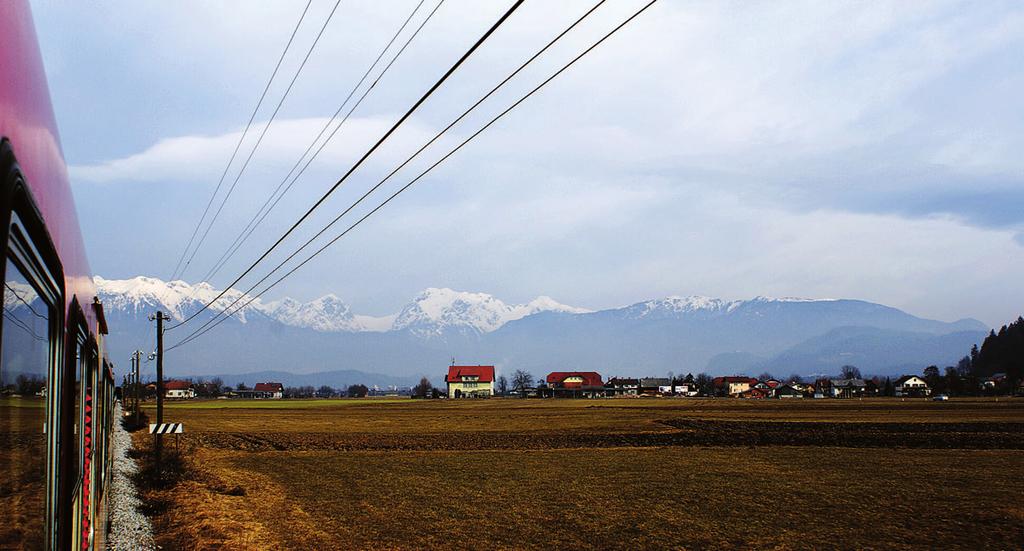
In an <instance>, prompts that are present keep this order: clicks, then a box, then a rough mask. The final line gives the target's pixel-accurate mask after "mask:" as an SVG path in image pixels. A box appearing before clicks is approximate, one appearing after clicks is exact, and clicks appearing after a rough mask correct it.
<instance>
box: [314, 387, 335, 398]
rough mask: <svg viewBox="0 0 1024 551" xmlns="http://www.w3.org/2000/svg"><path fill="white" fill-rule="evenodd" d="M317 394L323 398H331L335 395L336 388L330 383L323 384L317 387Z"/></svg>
mask: <svg viewBox="0 0 1024 551" xmlns="http://www.w3.org/2000/svg"><path fill="white" fill-rule="evenodd" d="M316 395H317V396H319V397H321V398H330V397H331V396H334V389H333V388H331V387H330V386H328V385H323V386H321V387H320V388H318V389H316Z"/></svg>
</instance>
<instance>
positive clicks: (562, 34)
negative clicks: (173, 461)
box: [221, 0, 606, 312]
mask: <svg viewBox="0 0 1024 551" xmlns="http://www.w3.org/2000/svg"><path fill="white" fill-rule="evenodd" d="M605 1H606V0H600V1H599V2H597V3H596V4H594V6H593V7H591V8H590V9H589V10H587V11H586V12H585V13H584V14H583V15H581V16H580V17H579V18H578V19H577V20H576V21H574V22H573V23H572V24H571V25H569V26H568V27H566V28H565V29H564V30H563V31H562V32H560V33H559V34H558V35H557V36H555V37H554V38H552V39H551V40H550V41H549V42H548V43H547V44H545V45H544V47H543V48H541V49H540V50H538V51H537V52H536V53H534V54H533V55H532V56H530V58H529V59H527V60H526V61H524V62H523V63H522V64H521V65H520V66H519V67H518V68H516V69H515V70H514V71H512V72H511V73H510V74H509V75H508V76H507V77H505V78H504V79H503V80H502V81H501V82H499V83H498V84H496V85H495V86H494V87H493V88H491V90H490V91H488V92H487V93H486V94H484V95H483V96H482V97H481V98H480V99H478V100H477V101H476V102H475V103H473V105H471V106H470V107H469V108H468V109H466V110H465V111H463V112H462V114H461V115H459V116H458V117H456V118H455V119H454V120H453V121H452V122H450V123H449V124H448V125H447V126H446V127H444V128H443V129H441V130H440V131H439V132H438V133H437V134H435V135H434V137H433V138H431V139H430V140H429V141H427V142H426V143H425V144H423V145H422V146H421V147H420V148H419V149H418V150H417V151H416V152H415V153H413V154H412V155H410V156H409V157H408V158H406V160H405V161H403V162H402V163H401V164H400V165H398V166H397V167H396V168H395V169H394V170H392V171H391V172H390V173H389V174H388V175H387V176H385V177H384V178H383V179H381V180H380V181H379V182H378V183H377V184H376V185H374V186H373V187H372V188H370V189H369V190H368V191H367V192H366V193H364V194H363V195H362V196H361V197H360V198H359V199H357V200H356V201H355V202H354V203H352V204H351V205H350V206H349V207H348V208H346V209H345V210H344V211H343V212H342V213H341V214H339V215H338V216H336V217H335V218H334V220H332V221H331V222H330V223H329V224H327V225H326V226H324V227H323V228H322V229H321V230H320V231H318V232H317V233H316V235H314V236H313V237H311V238H310V239H309V240H307V241H306V242H305V243H303V244H302V246H300V247H299V248H298V249H297V250H295V251H294V252H292V253H291V254H290V255H288V257H287V258H285V259H284V260H282V261H281V262H280V263H279V264H278V265H277V266H276V267H275V268H274V269H273V270H271V271H270V273H268V274H266V275H265V276H263V278H262V279H260V280H259V281H257V282H256V284H254V285H253V286H252V287H250V288H249V290H247V291H246V293H248V292H249V291H251V290H252V289H254V288H255V287H257V286H259V285H260V284H261V283H263V282H264V281H266V280H267V279H268V278H270V276H272V275H273V274H274V273H276V272H277V270H279V269H281V267H282V266H284V265H285V264H287V263H288V262H289V261H290V260H291V259H292V258H294V257H295V256H296V255H298V254H299V253H300V252H302V251H303V250H304V249H305V248H306V247H308V246H309V245H310V244H312V243H313V242H314V241H316V240H317V239H318V238H319V237H320V236H321V235H323V234H324V233H325V232H326V231H327V230H329V229H330V228H331V227H333V226H334V224H336V223H337V222H338V221H339V220H341V218H342V217H344V216H345V215H346V214H348V213H349V212H350V211H352V209H354V208H355V207H356V206H358V205H359V204H360V203H362V202H363V200H364V199H366V198H367V197H369V196H370V195H371V194H372V193H373V192H374V191H376V190H377V189H378V188H380V187H381V186H382V185H384V183H385V182H387V181H388V180H390V179H391V177H393V176H394V175H395V174H397V173H398V172H399V171H401V170H402V169H403V168H405V166H406V165H408V164H409V163H410V162H412V161H413V160H414V159H415V158H416V157H418V156H419V154H420V153H422V152H423V151H424V150H426V149H427V148H428V147H430V146H431V145H432V144H433V143H434V142H436V141H437V140H438V139H440V138H441V136H443V135H444V134H446V133H447V132H448V131H449V130H450V129H451V128H452V127H453V126H455V125H456V124H458V123H459V122H460V121H461V120H462V119H464V118H465V117H466V116H467V115H469V113H471V112H472V111H473V110H474V109H476V108H477V107H478V106H479V105H480V104H481V103H483V102H484V101H486V100H487V98H489V97H491V96H492V95H493V94H494V93H495V92H497V91H498V90H499V89H500V88H501V87H502V86H504V85H505V84H506V83H508V82H509V81H510V80H512V79H513V78H514V77H515V76H516V75H518V74H519V73H520V72H522V70H523V69H525V68H526V67H527V66H528V65H529V64H530V63H532V62H533V61H534V60H536V59H537V58H538V57H540V56H541V55H542V54H543V53H544V52H546V51H547V50H548V49H549V48H551V46H553V45H554V44H555V43H556V42H558V41H559V40H561V39H562V37H564V36H565V35H566V34H568V33H569V32H570V31H572V29H574V28H575V27H576V26H577V25H579V24H580V23H581V22H583V20H584V19H586V18H587V17H588V16H590V14H592V13H594V11H595V10H597V8H599V7H601V5H602V4H604V3H605ZM243 297H244V294H242V295H239V296H238V297H236V298H235V300H233V301H232V302H231V303H230V304H228V305H227V306H226V307H225V308H222V309H221V312H223V311H226V310H229V309H230V308H231V307H232V306H234V305H235V304H236V303H237V302H238V301H239V300H241V299H242V298H243Z"/></svg>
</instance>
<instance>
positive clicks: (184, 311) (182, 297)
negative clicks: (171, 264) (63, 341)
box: [93, 276, 262, 322]
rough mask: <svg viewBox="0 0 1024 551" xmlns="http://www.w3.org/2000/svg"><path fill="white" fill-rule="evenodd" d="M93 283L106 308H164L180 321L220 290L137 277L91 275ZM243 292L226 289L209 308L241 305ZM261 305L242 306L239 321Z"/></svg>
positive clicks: (128, 310)
mask: <svg viewBox="0 0 1024 551" xmlns="http://www.w3.org/2000/svg"><path fill="white" fill-rule="evenodd" d="M93 282H94V283H95V284H96V290H97V291H98V293H99V297H100V299H101V300H102V301H103V304H104V305H105V306H106V308H107V310H111V309H113V310H118V311H121V312H124V313H131V314H135V315H138V314H147V315H148V314H151V313H153V312H154V311H155V310H158V309H159V310H163V311H164V312H166V313H169V314H170V315H171V318H173V319H175V320H182V319H184V318H185V317H186V316H188V315H189V314H191V313H192V312H195V311H196V310H198V309H199V308H201V307H202V305H203V304H206V303H207V302H209V301H211V300H213V299H214V297H216V296H217V295H218V294H219V293H220V291H219V290H217V289H215V288H214V287H213V286H212V285H210V284H209V283H205V282H204V283H198V284H196V285H189V284H188V283H186V282H184V281H181V280H177V281H163V280H161V279H158V278H155V277H145V276H138V277H133V278H131V279H104V278H102V277H100V276H94V277H93ZM241 296H242V292H241V291H238V290H236V289H229V290H228V292H226V293H224V296H223V297H221V298H219V299H217V301H216V302H214V303H213V305H212V306H211V309H213V310H214V311H221V310H223V309H224V308H226V307H228V306H229V305H231V304H232V303H235V304H234V306H232V307H231V308H232V310H234V309H236V308H238V307H240V306H242V305H243V304H245V303H246V301H247V300H248V299H241V300H237V302H236V299H239V297H241ZM261 307H262V305H261V303H260V302H259V299H257V300H256V301H253V302H252V304H249V305H248V306H246V307H244V308H243V309H242V310H241V311H239V312H238V314H237V315H236V316H235V317H236V318H237V319H239V320H240V321H243V322H244V321H245V319H246V314H247V313H249V312H251V311H253V310H256V311H260V309H261Z"/></svg>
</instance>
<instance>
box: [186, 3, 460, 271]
mask: <svg viewBox="0 0 1024 551" xmlns="http://www.w3.org/2000/svg"><path fill="white" fill-rule="evenodd" d="M424 2H425V0H420V2H419V4H417V5H416V7H415V8H413V11H412V13H410V14H409V17H408V18H406V20H405V22H404V23H402V26H401V27H399V29H398V31H397V32H395V34H394V36H392V37H391V41H389V42H388V44H387V45H386V46H384V49H382V50H381V51H380V54H379V55H378V56H377V59H375V60H374V62H373V64H371V65H370V68H369V69H367V70H366V72H365V73H363V76H362V78H360V79H359V82H358V83H356V85H355V86H354V87H353V88H352V90H351V91H350V92H349V93H348V96H347V97H346V98H345V101H343V102H342V103H341V105H339V106H338V109H337V110H336V111H335V112H334V115H332V116H331V118H330V119H329V120H328V121H327V123H326V124H324V126H323V127H322V128H321V129H320V132H319V133H318V134H317V135H316V137H315V138H313V141H312V142H310V144H309V146H308V147H307V148H306V151H304V152H303V153H302V155H301V156H300V157H299V160H298V161H296V162H295V164H294V165H292V168H291V170H289V171H288V173H287V174H285V176H284V178H283V179H282V180H281V182H280V183H279V184H278V185H277V188H276V189H274V191H273V193H271V194H270V196H269V197H267V200H266V201H265V202H264V203H263V206H261V207H260V209H259V210H258V211H256V214H255V215H254V216H253V217H252V219H251V220H249V222H248V223H247V224H246V225H245V227H244V228H243V229H242V231H241V232H240V233H239V234H238V236H237V237H235V240H234V241H233V242H232V243H231V245H230V246H229V247H228V248H227V249H226V250H225V251H224V253H223V254H222V255H221V257H220V258H219V259H217V262H216V263H215V264H214V265H213V267H212V268H210V271H208V272H207V273H206V275H204V276H203V278H202V279H201V281H207V282H209V281H211V280H212V279H213V276H215V275H216V274H217V272H219V271H220V270H221V269H223V268H224V265H225V264H227V263H228V261H229V260H231V258H232V257H233V256H234V255H235V253H236V252H238V250H239V249H240V248H241V247H242V245H244V244H245V242H246V241H247V240H248V239H249V237H250V236H251V235H252V234H253V232H255V231H256V228H257V227H258V226H259V225H260V224H262V223H263V220H265V219H266V218H267V216H268V215H269V214H270V212H271V211H272V210H274V207H276V206H277V204H278V203H279V202H280V201H281V198H283V197H284V196H285V195H286V194H287V193H288V191H289V190H291V188H292V186H293V185H294V184H295V182H296V181H297V180H298V179H299V177H300V176H302V174H303V173H304V172H305V171H306V168H307V167H308V166H309V165H310V163H312V162H313V160H314V159H316V157H317V156H318V155H319V154H320V152H321V151H322V150H323V148H324V146H326V145H327V143H328V142H330V141H331V139H332V138H333V137H334V135H335V134H336V133H337V132H338V129H340V128H341V127H342V125H344V124H345V121H347V120H348V118H349V116H350V115H351V114H352V112H353V111H355V109H356V108H358V107H359V105H360V104H361V103H362V102H363V100H364V99H365V98H366V96H367V95H368V94H369V92H370V90H373V88H374V87H375V86H376V85H377V82H379V81H380V79H381V77H383V76H384V74H385V73H387V72H388V69H390V68H391V66H392V65H393V64H394V63H395V61H396V60H397V59H398V58H399V56H401V55H402V52H404V51H405V49H406V48H407V47H408V46H409V44H410V43H411V42H412V41H413V40H414V39H415V38H416V36H417V35H418V34H419V32H420V31H421V30H422V29H423V27H424V26H425V25H426V24H427V22H429V21H430V19H431V18H433V17H434V14H435V13H437V10H438V9H439V8H440V7H441V5H442V4H444V2H445V0H440V1H439V2H438V3H437V5H436V6H434V9H433V10H432V11H431V12H430V13H429V14H428V15H427V17H426V18H425V19H424V20H423V22H422V23H420V25H419V26H418V27H417V28H416V30H415V31H414V32H413V33H412V34H411V35H410V36H409V38H408V39H406V41H405V44H404V45H403V46H402V48H401V49H400V50H399V51H398V53H397V54H395V56H394V57H393V58H392V59H391V61H390V62H389V63H388V64H387V66H385V67H384V70H383V71H381V73H380V74H379V75H377V78H376V79H375V80H374V82H373V84H371V85H370V86H369V87H368V88H367V89H366V91H365V92H363V94H362V96H361V97H360V98H359V99H358V100H357V101H356V103H355V105H353V106H352V109H349V111H348V113H347V114H346V115H345V116H344V118H342V120H341V122H339V123H338V125H337V126H336V127H335V129H334V131H332V132H331V133H330V134H329V135H328V137H327V139H326V140H324V142H323V143H322V144H321V145H320V147H319V148H318V149H317V150H316V152H315V153H314V154H313V156H312V157H311V158H310V159H309V160H308V161H306V164H305V165H304V166H303V167H302V170H300V171H299V172H298V174H295V170H296V169H298V168H299V165H301V164H302V161H303V160H305V159H306V155H308V154H309V152H310V151H312V150H313V147H314V146H316V144H317V142H319V141H320V138H322V137H323V135H324V132H326V131H327V129H328V128H329V127H330V125H331V124H332V123H333V122H334V121H335V120H337V118H338V115H339V114H341V111H342V110H343V109H344V108H345V106H346V105H348V102H349V100H350V99H352V96H353V95H355V92H356V90H358V89H359V87H360V86H362V84H363V82H365V81H366V79H367V77H368V76H369V75H370V73H372V72H373V70H374V69H375V68H376V67H377V64H378V63H379V62H380V60H381V59H382V58H383V57H384V54H385V53H387V51H388V50H389V49H391V46H392V45H393V44H394V42H395V40H396V39H397V38H398V37H399V35H401V33H402V31H403V30H405V28H406V26H408V24H409V21H411V20H412V18H413V16H414V15H416V12H417V11H419V9H420V7H421V6H422V5H423V3H424ZM293 174H294V178H292V175H293ZM289 178H292V180H291V182H290V183H288V186H287V187H285V188H284V191H283V192H281V194H280V195H278V192H279V191H281V188H282V187H283V186H284V185H285V183H286V182H288V179H289ZM275 197H276V199H275ZM271 201H273V203H271ZM267 205H270V208H267ZM264 209H266V212H264Z"/></svg>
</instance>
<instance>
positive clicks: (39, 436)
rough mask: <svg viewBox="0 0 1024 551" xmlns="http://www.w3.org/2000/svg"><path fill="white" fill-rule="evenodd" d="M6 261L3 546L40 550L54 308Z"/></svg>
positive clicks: (0, 477)
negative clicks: (51, 321)
mask: <svg viewBox="0 0 1024 551" xmlns="http://www.w3.org/2000/svg"><path fill="white" fill-rule="evenodd" d="M44 297H45V294H44V293H43V292H41V290H40V289H39V288H38V287H36V286H35V285H33V283H32V279H30V278H29V277H27V276H26V275H25V271H23V270H22V269H21V267H20V266H19V265H18V264H17V263H16V262H14V261H13V260H12V259H11V258H8V259H7V260H6V269H5V272H4V288H3V326H2V330H0V511H4V519H3V522H0V542H3V547H4V548H5V549H6V548H13V549H32V548H42V546H43V545H44V542H45V534H46V530H45V523H46V507H47V499H46V493H47V485H46V472H47V469H46V462H47V457H48V454H47V435H46V423H47V392H48V390H49V388H50V385H49V383H50V364H51V357H50V354H51V347H50V342H51V330H52V324H51V323H50V320H51V318H52V311H53V308H52V304H51V303H47V301H46V300H45V298H44Z"/></svg>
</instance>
